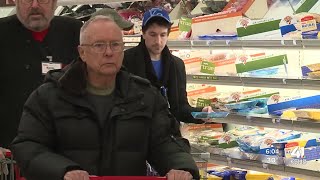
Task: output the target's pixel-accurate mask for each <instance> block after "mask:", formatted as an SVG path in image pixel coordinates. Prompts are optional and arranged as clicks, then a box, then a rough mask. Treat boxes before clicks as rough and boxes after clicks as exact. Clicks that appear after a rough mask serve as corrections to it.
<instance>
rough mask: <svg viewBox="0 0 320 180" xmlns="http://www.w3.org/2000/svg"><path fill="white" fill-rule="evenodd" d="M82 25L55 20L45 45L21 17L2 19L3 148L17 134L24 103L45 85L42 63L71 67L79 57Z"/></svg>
mask: <svg viewBox="0 0 320 180" xmlns="http://www.w3.org/2000/svg"><path fill="white" fill-rule="evenodd" d="M81 25H82V22H80V21H78V20H75V19H71V18H67V17H55V18H53V20H52V21H51V25H50V27H49V31H48V34H47V36H46V37H45V39H44V41H43V43H39V42H36V41H35V40H34V39H33V37H32V33H31V31H30V30H28V29H26V28H25V27H24V26H23V25H22V24H21V23H20V21H19V20H18V18H17V16H15V15H14V16H9V17H5V18H1V19H0V61H1V66H0V77H1V88H0V94H1V95H0V99H1V103H0V116H1V118H0V123H1V126H0V147H8V145H9V144H10V143H11V141H12V140H13V138H14V137H15V135H16V132H17V128H18V124H19V119H20V116H21V112H22V107H23V103H24V102H25V101H26V99H27V98H28V96H29V95H30V93H31V92H32V91H33V90H34V89H36V88H37V87H38V86H39V85H40V84H42V83H43V79H44V76H43V75H42V73H41V62H42V61H48V60H47V59H45V57H46V56H48V55H51V56H53V61H54V62H60V63H62V64H68V63H70V62H71V61H72V60H74V59H76V58H77V57H78V52H77V46H78V45H79V33H80V27H81Z"/></svg>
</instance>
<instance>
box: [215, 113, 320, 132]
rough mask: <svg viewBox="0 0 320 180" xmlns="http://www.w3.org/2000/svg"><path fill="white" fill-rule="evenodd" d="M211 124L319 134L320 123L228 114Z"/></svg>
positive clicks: (275, 117) (276, 117)
mask: <svg viewBox="0 0 320 180" xmlns="http://www.w3.org/2000/svg"><path fill="white" fill-rule="evenodd" d="M211 121H212V122H217V123H232V124H240V125H248V126H259V127H269V128H277V129H288V130H296V131H302V132H314V133H319V129H320V122H318V121H312V120H306V119H298V120H287V119H281V118H280V117H278V116H272V115H264V114H261V115H259V114H258V115H250V116H241V115H237V114H229V115H228V116H227V117H225V118H217V119H211Z"/></svg>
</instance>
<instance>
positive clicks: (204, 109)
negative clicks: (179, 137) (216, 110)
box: [202, 106, 213, 113]
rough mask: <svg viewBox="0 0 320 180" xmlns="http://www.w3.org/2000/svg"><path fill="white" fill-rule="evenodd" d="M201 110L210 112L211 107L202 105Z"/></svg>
mask: <svg viewBox="0 0 320 180" xmlns="http://www.w3.org/2000/svg"><path fill="white" fill-rule="evenodd" d="M202 112H208V113H211V112H213V110H212V107H211V106H206V107H204V108H203V109H202Z"/></svg>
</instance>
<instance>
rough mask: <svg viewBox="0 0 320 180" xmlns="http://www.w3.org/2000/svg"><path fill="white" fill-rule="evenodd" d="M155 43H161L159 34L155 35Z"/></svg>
mask: <svg viewBox="0 0 320 180" xmlns="http://www.w3.org/2000/svg"><path fill="white" fill-rule="evenodd" d="M156 43H158V44H160V43H161V36H157V37H156Z"/></svg>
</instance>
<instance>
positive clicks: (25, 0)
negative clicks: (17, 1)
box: [21, 0, 50, 4]
mask: <svg viewBox="0 0 320 180" xmlns="http://www.w3.org/2000/svg"><path fill="white" fill-rule="evenodd" d="M21 1H22V3H24V4H31V3H32V2H33V1H34V0H21ZM35 1H37V2H38V3H39V4H48V3H49V2H50V0H35Z"/></svg>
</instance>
